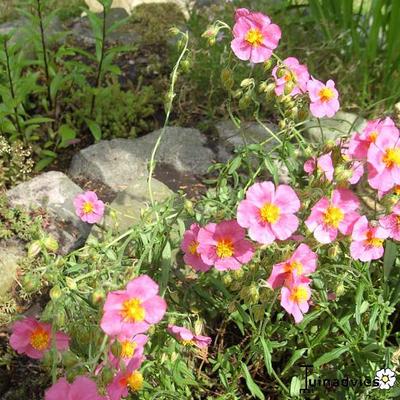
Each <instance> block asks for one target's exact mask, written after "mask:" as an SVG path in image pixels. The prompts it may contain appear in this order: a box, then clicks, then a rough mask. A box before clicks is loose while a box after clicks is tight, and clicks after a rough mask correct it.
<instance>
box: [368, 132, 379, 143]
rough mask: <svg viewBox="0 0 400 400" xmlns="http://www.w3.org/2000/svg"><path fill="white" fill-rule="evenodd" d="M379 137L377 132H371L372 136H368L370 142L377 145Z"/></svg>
mask: <svg viewBox="0 0 400 400" xmlns="http://www.w3.org/2000/svg"><path fill="white" fill-rule="evenodd" d="M377 137H378V132H377V131H372V132H370V134H369V135H368V140H369V141H370V142H371V143H375V140H376V138H377Z"/></svg>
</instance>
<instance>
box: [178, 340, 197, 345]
mask: <svg viewBox="0 0 400 400" xmlns="http://www.w3.org/2000/svg"><path fill="white" fill-rule="evenodd" d="M181 344H182V345H183V346H193V345H194V342H193V340H182V341H181Z"/></svg>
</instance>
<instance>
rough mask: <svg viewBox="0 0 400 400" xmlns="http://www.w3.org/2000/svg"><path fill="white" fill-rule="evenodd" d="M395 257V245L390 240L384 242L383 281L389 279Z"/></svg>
mask: <svg viewBox="0 0 400 400" xmlns="http://www.w3.org/2000/svg"><path fill="white" fill-rule="evenodd" d="M396 256H397V244H396V243H394V242H392V241H391V240H386V245H385V256H384V257H383V276H384V277H385V280H386V279H388V278H389V275H390V272H391V271H392V268H393V265H394V262H395V260H396Z"/></svg>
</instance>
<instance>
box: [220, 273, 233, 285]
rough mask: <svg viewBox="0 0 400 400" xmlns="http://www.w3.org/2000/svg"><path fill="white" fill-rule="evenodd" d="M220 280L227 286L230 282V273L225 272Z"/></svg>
mask: <svg viewBox="0 0 400 400" xmlns="http://www.w3.org/2000/svg"><path fill="white" fill-rule="evenodd" d="M222 282H223V283H224V285H225V286H226V287H229V285H230V284H231V283H232V276H231V275H230V274H225V275H224V276H223V277H222Z"/></svg>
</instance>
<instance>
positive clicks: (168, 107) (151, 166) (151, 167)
mask: <svg viewBox="0 0 400 400" xmlns="http://www.w3.org/2000/svg"><path fill="white" fill-rule="evenodd" d="M183 35H184V38H185V45H184V47H183V50H182V52H181V54H180V55H179V58H178V61H177V62H176V64H175V66H174V69H173V70H172V75H171V86H170V88H169V91H168V102H167V104H166V111H167V114H166V116H165V121H164V126H163V128H162V130H161V133H160V136H159V137H158V139H157V142H156V144H155V145H154V148H153V151H152V153H151V157H150V164H149V178H148V191H149V196H150V201H151V204H152V206H154V197H153V191H152V179H153V173H154V169H155V157H156V153H157V150H158V148H159V146H160V143H161V139H162V138H163V136H164V134H165V131H166V128H167V125H168V122H169V117H170V115H171V111H172V104H173V101H174V97H175V93H174V90H175V83H176V81H177V78H178V70H179V65H180V63H181V61H182V59H183V57H184V55H185V53H186V51H187V48H188V44H189V35H188V33H185V34H183ZM157 219H158V214H157Z"/></svg>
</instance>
